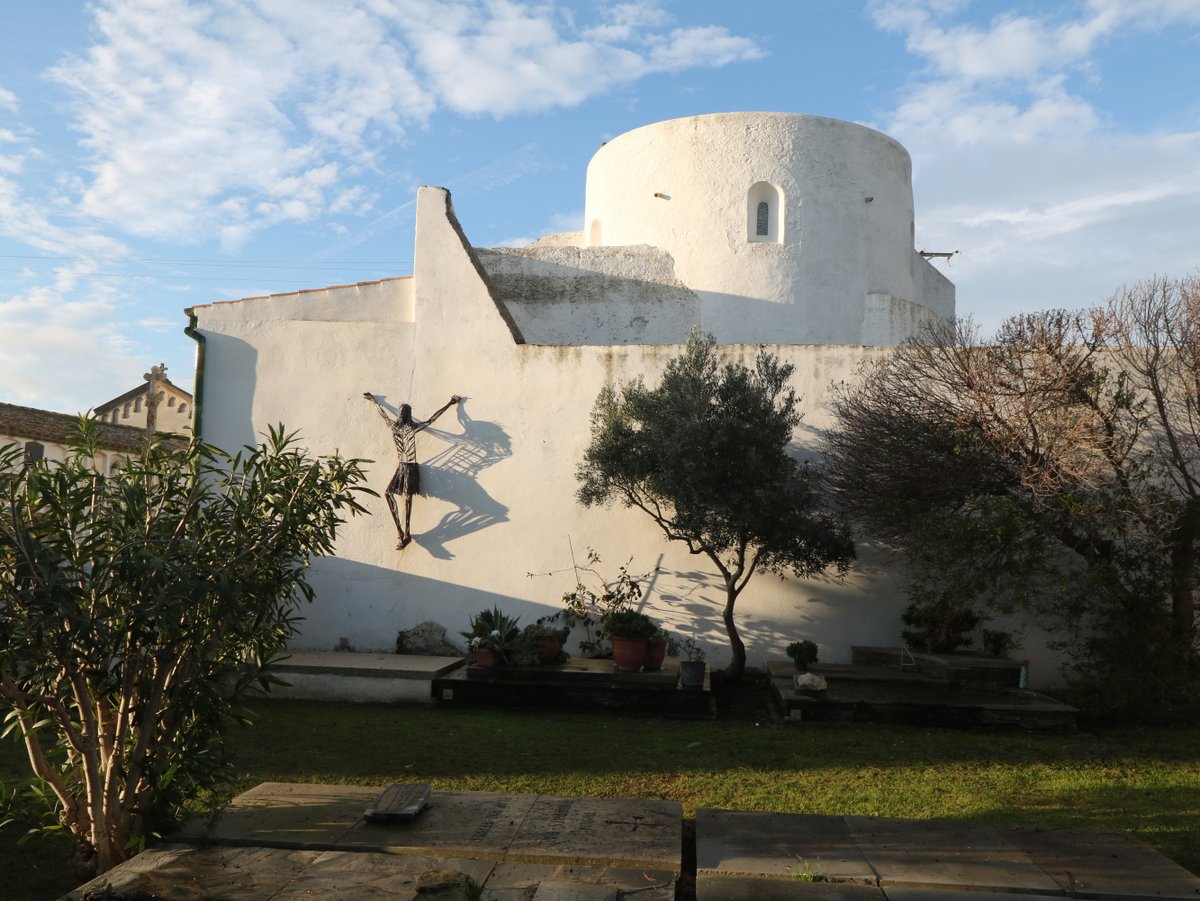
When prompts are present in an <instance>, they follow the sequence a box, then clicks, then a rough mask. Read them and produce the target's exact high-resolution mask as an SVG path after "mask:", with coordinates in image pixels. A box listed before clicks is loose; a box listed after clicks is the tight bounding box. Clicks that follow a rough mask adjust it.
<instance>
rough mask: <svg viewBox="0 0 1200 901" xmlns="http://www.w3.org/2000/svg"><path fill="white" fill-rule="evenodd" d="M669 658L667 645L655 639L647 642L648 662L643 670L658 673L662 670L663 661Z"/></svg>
mask: <svg viewBox="0 0 1200 901" xmlns="http://www.w3.org/2000/svg"><path fill="white" fill-rule="evenodd" d="M666 656H667V643H666V642H665V641H655V640H654V639H653V638H652V639H650V640H649V641H647V642H646V662H645V663H644V664H643V665H642V668H643V669H644V670H645V671H646V672H648V673H656V672H658V671H659V670H660V669H662V664H663V660H664V659H665V658H666Z"/></svg>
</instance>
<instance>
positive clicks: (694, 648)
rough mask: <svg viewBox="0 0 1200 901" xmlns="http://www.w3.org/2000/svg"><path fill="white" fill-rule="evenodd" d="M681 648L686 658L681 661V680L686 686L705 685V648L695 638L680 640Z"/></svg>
mask: <svg viewBox="0 0 1200 901" xmlns="http://www.w3.org/2000/svg"><path fill="white" fill-rule="evenodd" d="M680 650H681V651H682V652H683V656H684V657H685V658H686V659H685V660H680V661H679V682H680V684H681V685H683V687H684V688H703V687H704V648H702V647H700V645H699V644H697V643H696V639H695V638H685V639H684V640H683V641H682V642H680Z"/></svg>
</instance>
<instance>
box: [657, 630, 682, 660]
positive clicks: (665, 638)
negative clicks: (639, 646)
mask: <svg viewBox="0 0 1200 901" xmlns="http://www.w3.org/2000/svg"><path fill="white" fill-rule="evenodd" d="M650 640H651V641H661V642H662V643H663V644H665V645H666V646H667V656H668V657H678V656H679V648H680V638H679V636H678V635H676V634H675V633H674V632H668V631H667V630H666V629H663V628H659V629H656V630H655V631H654V634H653V635H651V636H650Z"/></svg>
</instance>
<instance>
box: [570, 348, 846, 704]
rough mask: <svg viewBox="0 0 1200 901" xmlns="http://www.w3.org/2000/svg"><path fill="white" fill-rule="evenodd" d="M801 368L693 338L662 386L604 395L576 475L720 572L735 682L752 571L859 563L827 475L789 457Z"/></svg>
mask: <svg viewBox="0 0 1200 901" xmlns="http://www.w3.org/2000/svg"><path fill="white" fill-rule="evenodd" d="M792 371H793V367H792V366H791V365H790V364H784V363H781V362H780V361H779V359H778V358H777V357H775V356H774V355H772V354H769V353H766V352H765V351H764V352H760V353H759V355H758V358H757V360H756V362H755V366H754V368H753V369H751V368H748V367H746V366H744V365H740V364H733V363H727V364H725V365H722V364H721V362H720V360H719V358H718V354H717V349H716V342H715V340H714V339H713V338H712V336H711V335H710V336H701V335H699V334H698V333H695V332H693V334H692V335H691V336H690V337H689V338H688V342H687V345H686V347H685V348H684V350H683V353H682V354H681V355H680V356H678V357H676V358H674V359H672V360H671V361H670V362H669V363H668V364H667V366H666V369H665V371H664V373H663V377H662V380H661V382H660V383H659V384H658V386H657V387H654V388H648V387H646V385H645V384H644V383H643V382H642V380H640V379H638V380H636V381H633V382H630V383H628V384H625V385H622V386H621V387H620V388H619V389H618V388H616V387H613V386H608V387H606V388H604V389H603V390H602V391H601V392H600V394H599V396H598V397H597V398H596V403H595V407H594V408H593V411H592V440H591V444H590V445H589V446H588V448H587V450H586V452H585V454H584V458H583V461H582V462H581V463H580V465H579V467H578V470H577V473H576V474H577V477H578V479H579V482H580V487H579V491H578V498H579V500H580V502H581V503H583V504H584V505H586V506H593V505H607V504H610V503H614V502H615V503H619V504H622V505H624V506H626V507H633V508H636V509H638V510H641V511H642V512H643V513H645V514H646V515H647V516H649V517H650V519H651V520H652V521H653V522H654V523H655V524H656V525H657V526H658V527H659V528H660V529H661V530H662V532H663V534H664V535H665V536H666V538H667V539H669V540H671V541H678V542H681V543H682V544H683V545H684V546H685V547H686V548H687V549H688V551H689V552H690V553H692V554H697V555H702V556H705V557H707V558H708V559H709V560H710V561H711V562H712V564H713V566H715V567H716V569H717V571H718V572H719V573H720V575H721V579H722V580H723V582H724V586H725V605H724V610H723V614H722V618H723V621H724V624H725V631H726V633H727V634H728V636H729V645H730V649H731V651H732V655H733V659H732V663H731V664H730V668H729V670H728V671H727V675H728V677H729V678H730V679H731V680H732V681H736V680H738V679H740V678H741V676H742V673H743V671H744V670H745V666H746V647H745V644H744V642H743V641H742V638H741V636H740V635H739V634H738V630H737V624H736V621H735V619H734V608H735V605H736V603H737V599H738V597H739V596H740V595H741V593H742V591H743V590H744V589H745V587H746V585H747V584H748V583H749V581H750V579H751V578H752V577H753V576H754V574H755V573H756V572H758V571H759V570H767V571H769V572H773V573H776V574H778V575H781V576H782V575H783V574H785V573H788V572H790V573H792V574H794V575H795V576H798V577H806V576H813V575H816V574H817V573H820V572H823V571H825V570H826V569H827V568H828V567H830V566H832V567H834V568H836V570H837V571H838V572H844V571H845V569H846V567H847V566H848V565H849V561H850V560H851V559H852V558H853V555H854V546H853V543H852V542H851V540H850V537H849V533H848V531H847V530H846V529H845V528H844V526H843V525H842V524H841V523H840V522H839V521H837V520H836V519H835V518H833V517H832V516H831V515H829V514H828V513H827V512H826V511H825V510H824V509H823V508H822V505H821V496H820V492H819V490H818V489H819V478H818V474H817V473H816V472H815V471H814V470H813V469H812V468H811V467H809V466H805V465H802V464H800V463H797V461H796V460H794V459H793V458H792V457H791V456H789V455H788V452H787V449H788V446H789V444H790V443H791V441H792V432H793V430H794V429H795V428H796V426H797V425H798V424H799V422H800V414H799V412H798V411H797V409H796V407H797V403H798V399H797V397H796V393H795V391H794V390H793V389H792V388H790V387H789V385H788V382H789V379H790V377H791V375H792Z"/></svg>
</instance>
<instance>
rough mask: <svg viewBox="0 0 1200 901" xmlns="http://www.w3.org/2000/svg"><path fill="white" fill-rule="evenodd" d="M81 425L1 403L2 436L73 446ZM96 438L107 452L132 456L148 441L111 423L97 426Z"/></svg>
mask: <svg viewBox="0 0 1200 901" xmlns="http://www.w3.org/2000/svg"><path fill="white" fill-rule="evenodd" d="M78 422H79V417H78V416H69V415H68V414H66V413H52V412H50V411H49V410H37V409H35V408H33V407H19V406H17V405H16V404H6V403H3V402H0V435H12V436H13V437H14V438H27V439H29V440H31V441H51V442H54V443H55V444H70V443H71V441H72V440H73V436H74V434H75V427H76V425H77V424H78ZM96 435H97V437H98V438H99V443H100V447H102V448H104V449H105V450H113V451H127V452H131V453H132V452H136V451H137V450H138V449H140V448H141V447H142V444H143V443H144V442H145V440H146V433H145V431H144V430H143V429H135V428H133V427H132V426H127V425H115V424H113V423H108V422H97V423H96Z"/></svg>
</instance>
